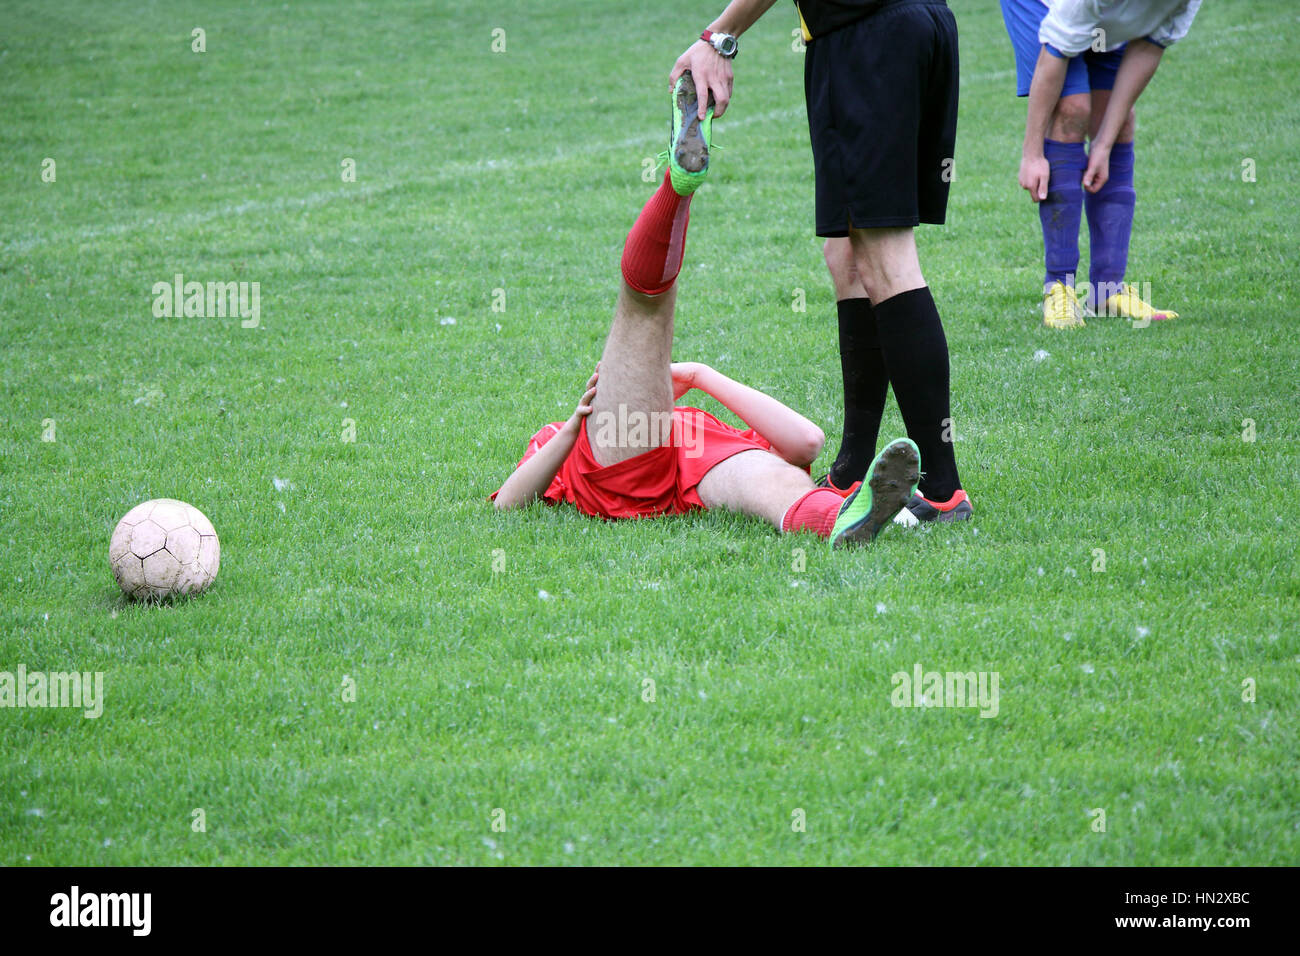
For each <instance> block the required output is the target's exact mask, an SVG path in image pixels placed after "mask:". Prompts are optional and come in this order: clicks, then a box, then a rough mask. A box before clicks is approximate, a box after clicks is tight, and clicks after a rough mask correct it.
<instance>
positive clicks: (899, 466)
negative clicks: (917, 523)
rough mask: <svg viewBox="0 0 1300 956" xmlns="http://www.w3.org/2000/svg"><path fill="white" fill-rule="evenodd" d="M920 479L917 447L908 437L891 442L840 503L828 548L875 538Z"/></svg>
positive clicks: (905, 501)
mask: <svg viewBox="0 0 1300 956" xmlns="http://www.w3.org/2000/svg"><path fill="white" fill-rule="evenodd" d="M920 480H921V452H920V450H919V449H918V448H917V447H916V445H915V444H914V443H913V442H912V441H911V440H910V439H907V438H896V439H894V440H893V441H891V442H890V443H889V444H888V445H886V446H885V450H884V451H882V452H881V453H880V454H879V455H877V456H876V460H875V461H873V462H872V463H871V467H870V468H868V469H867V480H866V481H865V482H864V483H863V484H862V485H861V486H860V487H859V488H858V490H857V491H856V492H854V493H853V494H852V495H850V496H849V497H847V498H845V499H844V504H842V505H841V506H840V514H839V517H838V518H836V519H835V527H834V528H832V529H831V547H832V548H841V547H844V546H845V545H847V544H866V543H868V542H870V541H873V540H875V537H876V535H878V534H880V531H881V529H882V528H884V527H885V526H886V525H888V524H889V522H890V521H892V520H893V518H894V515H896V514H898V512H899V511H901V510H902V508H903V506H904V505H905V504H906V503H907V500H908V499H909V498H910V497H912V495H914V494H916V485H917V482H919V481H920Z"/></svg>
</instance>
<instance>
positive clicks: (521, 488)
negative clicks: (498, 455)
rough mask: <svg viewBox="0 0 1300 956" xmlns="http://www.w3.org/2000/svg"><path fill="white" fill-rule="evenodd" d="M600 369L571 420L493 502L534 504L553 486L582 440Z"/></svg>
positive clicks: (518, 470) (507, 482)
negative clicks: (565, 462) (578, 442)
mask: <svg viewBox="0 0 1300 956" xmlns="http://www.w3.org/2000/svg"><path fill="white" fill-rule="evenodd" d="M599 376H600V369H599V367H597V369H596V371H595V372H593V373H592V375H591V378H590V379H588V380H587V390H586V392H584V393H583V396H582V398H581V399H580V400H579V401H578V407H577V408H575V409H574V410H573V414H572V415H570V416H569V420H568V421H567V422H565V423H564V424H563V425H562V426H561V427H560V431H559V433H558V434H557V435H556V436H555V437H554V438H552V439H551V440H550V441H548V442H547V443H546V444H545V445H543V446H542V447H541V448H539V449H538V450H537V453H536V454H535V455H533V456H532V457H531V458H529V459H528V460H527V461H526V462H524V463H523V464H522V465H520V466H519V467H518V468H516V469H515V471H514V474H512V475H511V476H510V477H509V478H507V479H506V480H505V483H504V484H503V485H502V486H501V488H500V490H498V491H497V496H496V499H495V500H494V501H493V502H492V503H493V505H494V506H495V507H496V508H497V510H499V511H506V510H508V509H510V508H522V507H523V506H524V505H527V504H532V503H533V502H534V501H536V500H537V499H538V498H540V497H541V496H542V495H543V494H545V492H546V489H547V488H549V487H550V486H551V482H552V481H554V480H555V476H556V474H558V473H559V470H560V466H562V465H563V464H564V459H566V458H568V457H569V452H571V451H572V450H573V444H574V442H576V441H577V440H578V432H579V431H581V429H582V420H583V419H584V418H586V417H587V416H588V415H590V414H591V400H592V399H593V398H595V396H596V379H597V378H598V377H599Z"/></svg>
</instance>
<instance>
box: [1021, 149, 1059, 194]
mask: <svg viewBox="0 0 1300 956" xmlns="http://www.w3.org/2000/svg"><path fill="white" fill-rule="evenodd" d="M1051 178H1052V164H1051V163H1049V162H1048V161H1047V157H1046V156H1032V157H1031V156H1025V157H1023V158H1022V159H1021V160H1020V186H1021V188H1022V189H1027V190H1028V191H1029V198H1030V199H1032V200H1033V201H1034V202H1042V201H1043V200H1044V199H1046V198H1047V181H1048V180H1049V179H1051Z"/></svg>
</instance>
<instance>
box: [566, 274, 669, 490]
mask: <svg viewBox="0 0 1300 956" xmlns="http://www.w3.org/2000/svg"><path fill="white" fill-rule="evenodd" d="M676 299H677V287H676V285H674V286H672V287H671V288H669V289H668V291H667V292H665V293H663V294H662V295H653V296H652V295H644V294H642V293H640V292H637V291H636V290H635V289H633V288H632V287H631V286H629V285H628V284H627V283H626V282H623V283H622V286H621V288H620V289H619V294H618V305H617V306H616V307H615V310H614V321H613V324H612V325H611V326H610V329H609V336H608V337H607V338H606V339H605V351H604V352H603V353H602V354H601V357H600V380H599V382H598V383H597V385H596V397H595V398H594V399H593V400H592V403H591V408H592V411H591V416H590V417H589V418H588V419H587V439H588V441H589V442H590V443H591V450H592V454H593V455H594V456H595V458H596V462H597V463H598V464H600V465H601V466H602V467H606V468H607V467H609V466H610V465H613V464H617V463H618V462H620V461H624V460H625V459H628V458H634V457H635V456H637V455H640V454H642V453H644V452H647V451H649V450H650V449H652V448H658V447H659V446H660V445H666V444H668V443H669V441H671V438H672V408H673V381H672V373H671V372H670V371H669V365H670V363H671V361H672V350H673V305H674V303H675V302H676Z"/></svg>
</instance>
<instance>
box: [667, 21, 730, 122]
mask: <svg viewBox="0 0 1300 956" xmlns="http://www.w3.org/2000/svg"><path fill="white" fill-rule="evenodd" d="M687 70H690V71H691V79H693V80H694V81H695V95H696V96H698V97H699V100H700V114H699V115H700V119H704V113H705V110H707V109H708V106H709V96H710V94H712V97H713V115H714V116H721V115H722V114H723V113H725V112H726V111H727V103H728V102H729V101H730V100H731V87H732V82H733V79H734V74H733V73H732V70H731V61H730V60H728V59H727V58H726V57H725V56H723V55H722V54H720V53H719V52H718V51H717V50H715V49H713V46H712V45H711V44H709V43H706V42H705V41H703V40H696V41H695V42H694V43H692V44H691V45H690V46H688V47H687V48H686V52H685V53H683V54H682V55H681V56H679V57H678V58H677V62H676V63H674V64H673V70H672V72H671V73H669V74H668V86H669V88H670V89H671V88H673V87H675V86H676V85H677V78H678V77H679V76H681V75H682V74H683V73H685V72H686V71H687Z"/></svg>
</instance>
